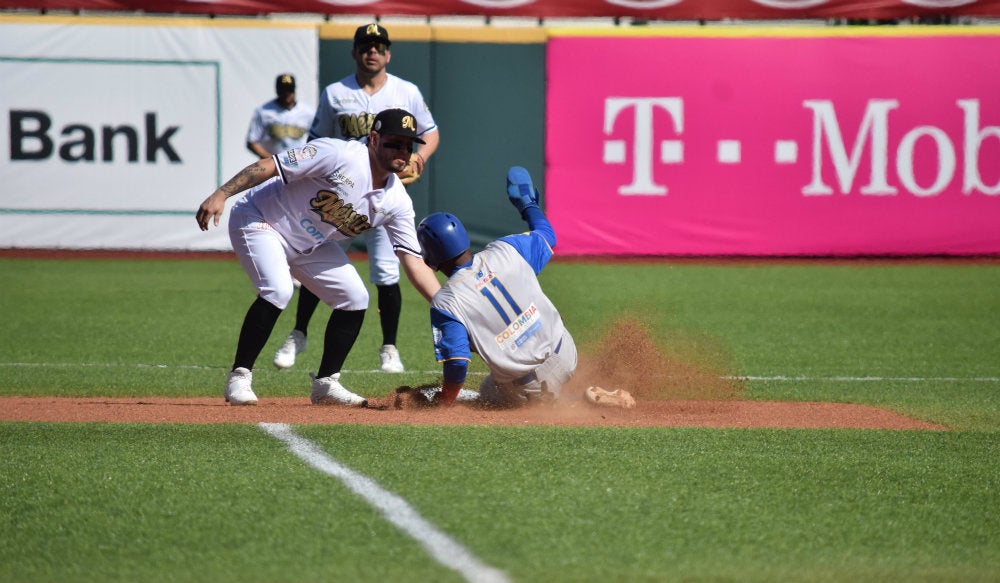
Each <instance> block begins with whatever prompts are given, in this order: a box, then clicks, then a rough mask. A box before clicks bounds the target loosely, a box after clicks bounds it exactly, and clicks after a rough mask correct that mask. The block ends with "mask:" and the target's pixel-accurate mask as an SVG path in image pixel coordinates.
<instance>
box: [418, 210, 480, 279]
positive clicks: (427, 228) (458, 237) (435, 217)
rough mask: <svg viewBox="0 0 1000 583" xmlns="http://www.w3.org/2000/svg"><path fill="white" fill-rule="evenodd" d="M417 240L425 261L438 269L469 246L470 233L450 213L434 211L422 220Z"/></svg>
mask: <svg viewBox="0 0 1000 583" xmlns="http://www.w3.org/2000/svg"><path fill="white" fill-rule="evenodd" d="M417 240H419V241H420V249H421V253H422V254H423V256H424V263H426V264H427V265H428V266H429V267H430V268H431V269H437V268H438V267H440V266H441V264H442V263H444V262H445V261H448V260H449V259H454V258H456V257H458V256H459V255H461V254H462V252H463V251H465V250H466V249H468V248H469V234H468V233H466V232H465V227H464V226H462V221H460V220H458V217H456V216H455V215H451V214H448V213H434V214H432V215H427V217H425V218H424V220H422V221H420V224H419V225H417Z"/></svg>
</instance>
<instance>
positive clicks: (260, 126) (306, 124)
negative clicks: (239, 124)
mask: <svg viewBox="0 0 1000 583" xmlns="http://www.w3.org/2000/svg"><path fill="white" fill-rule="evenodd" d="M315 115H316V110H315V109H314V108H313V107H312V106H311V105H306V104H305V103H302V102H297V103H296V104H295V106H294V107H292V108H291V109H285V108H284V107H282V106H281V104H280V103H278V100H277V99H272V100H271V101H268V102H267V103H265V104H264V105H262V106H260V107H258V108H257V109H256V110H255V111H254V112H253V117H252V118H251V119H250V128H249V129H248V130H247V142H255V143H258V144H260V145H261V146H263V147H264V149H265V150H267V151H268V152H270V153H272V154H277V153H278V152H284V151H285V150H291V149H292V148H301V147H302V146H304V145H306V142H307V141H308V140H309V128H310V126H312V121H313V117H314V116H315Z"/></svg>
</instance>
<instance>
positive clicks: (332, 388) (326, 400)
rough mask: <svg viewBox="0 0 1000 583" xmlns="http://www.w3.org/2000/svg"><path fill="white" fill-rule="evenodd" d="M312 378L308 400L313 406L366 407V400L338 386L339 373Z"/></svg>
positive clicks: (340, 385)
mask: <svg viewBox="0 0 1000 583" xmlns="http://www.w3.org/2000/svg"><path fill="white" fill-rule="evenodd" d="M309 376H311V377H312V378H313V384H312V394H311V395H310V400H311V401H312V404H313V405H346V406H348V407H367V406H368V400H367V399H365V398H364V397H362V396H361V395H355V394H354V393H352V392H351V391H348V390H347V389H345V388H344V385H342V384H340V373H339V372H338V373H336V374H332V375H330V376H328V377H323V378H316V377H315V376H314V375H313V374H312V373H310V374H309Z"/></svg>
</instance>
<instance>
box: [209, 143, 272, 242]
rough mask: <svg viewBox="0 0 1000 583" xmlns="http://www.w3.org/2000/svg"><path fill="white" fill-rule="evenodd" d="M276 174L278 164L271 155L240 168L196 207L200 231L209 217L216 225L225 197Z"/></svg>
mask: <svg viewBox="0 0 1000 583" xmlns="http://www.w3.org/2000/svg"><path fill="white" fill-rule="evenodd" d="M277 175H278V166H277V164H276V163H275V161H274V158H273V157H270V158H265V159H261V160H257V161H256V162H254V163H253V164H250V165H249V166H247V167H246V168H244V169H243V170H240V171H239V173H237V174H236V176H233V177H232V178H230V179H229V180H228V181H227V182H226V183H225V184H223V185H222V186H220V187H219V188H217V189H216V190H215V192H213V193H212V194H210V195H208V198H206V199H205V201H204V202H202V203H201V206H199V207H198V212H197V213H196V214H195V219H196V220H197V221H198V227H200V228H201V230H202V231H207V230H208V221H209V220H210V219H211V221H212V223H213V224H214V225H215V226H216V227H218V226H219V217H221V216H222V211H224V210H225V209H226V199H227V198H229V197H230V196H233V195H234V194H237V193H240V192H243V191H244V190H246V189H248V188H253V187H254V186H257V185H258V184H261V183H262V182H264V181H265V180H267V179H268V178H271V177H272V176H277Z"/></svg>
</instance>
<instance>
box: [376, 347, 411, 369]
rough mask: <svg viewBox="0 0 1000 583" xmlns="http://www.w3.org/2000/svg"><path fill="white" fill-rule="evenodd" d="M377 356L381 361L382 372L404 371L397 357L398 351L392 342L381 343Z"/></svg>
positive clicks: (401, 362)
mask: <svg viewBox="0 0 1000 583" xmlns="http://www.w3.org/2000/svg"><path fill="white" fill-rule="evenodd" d="M378 356H379V359H381V361H382V372H406V369H405V368H403V361H402V360H401V359H400V358H399V351H398V350H396V347H395V346H393V345H392V344H384V345H382V350H380V351H379V353H378Z"/></svg>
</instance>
